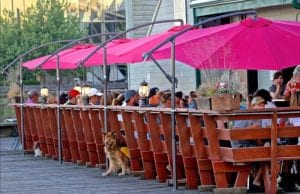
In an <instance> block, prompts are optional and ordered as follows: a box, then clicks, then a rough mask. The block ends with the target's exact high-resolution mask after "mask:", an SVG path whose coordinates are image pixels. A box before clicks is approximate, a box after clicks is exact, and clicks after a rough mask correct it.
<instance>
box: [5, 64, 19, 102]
mask: <svg viewBox="0 0 300 194" xmlns="http://www.w3.org/2000/svg"><path fill="white" fill-rule="evenodd" d="M18 78H19V69H18V68H16V69H14V68H11V69H10V70H9V71H8V75H7V80H6V81H7V83H8V85H9V89H8V92H7V98H8V99H9V100H11V99H13V98H14V97H17V96H20V86H19V85H18V84H17V80H18Z"/></svg>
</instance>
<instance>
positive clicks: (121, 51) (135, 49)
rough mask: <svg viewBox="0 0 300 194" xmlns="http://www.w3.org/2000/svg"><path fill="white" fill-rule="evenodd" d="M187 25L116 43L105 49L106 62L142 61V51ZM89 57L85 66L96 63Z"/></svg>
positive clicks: (95, 56) (147, 49)
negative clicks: (119, 43) (116, 44)
mask: <svg viewBox="0 0 300 194" xmlns="http://www.w3.org/2000/svg"><path fill="white" fill-rule="evenodd" d="M188 27H190V25H183V26H174V27H172V28H170V29H169V30H167V31H165V32H161V33H157V34H153V35H151V36H147V37H143V38H140V39H136V40H134V41H130V42H127V43H125V44H121V45H118V46H116V47H114V48H110V49H108V50H107V60H108V64H114V63H137V62H142V61H143V57H142V55H143V53H145V52H146V51H149V50H150V49H152V48H153V47H154V46H155V45H157V44H158V43H160V42H161V41H163V40H165V39H166V38H167V37H169V36H171V35H172V34H175V33H177V32H179V31H181V30H183V29H185V28H188ZM93 58H97V55H94V56H93V57H92V58H91V59H93ZM164 58H167V57H162V58H160V59H164ZM91 59H90V60H88V61H86V63H85V65H86V66H93V65H96V63H93V60H91ZM97 61H99V60H97ZM98 64H99V63H98Z"/></svg>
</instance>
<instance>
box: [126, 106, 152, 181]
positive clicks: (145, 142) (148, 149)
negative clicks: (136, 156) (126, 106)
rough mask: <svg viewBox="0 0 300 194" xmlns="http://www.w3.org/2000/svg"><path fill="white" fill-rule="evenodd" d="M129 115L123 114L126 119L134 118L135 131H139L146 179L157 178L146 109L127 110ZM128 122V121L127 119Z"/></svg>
mask: <svg viewBox="0 0 300 194" xmlns="http://www.w3.org/2000/svg"><path fill="white" fill-rule="evenodd" d="M123 112H127V115H129V116H127V117H126V116H125V115H124V116H123V118H124V120H127V118H129V119H130V118H131V119H132V120H133V127H134V131H136V133H137V140H138V141H137V142H138V145H139V149H140V152H141V157H142V160H143V167H144V178H145V179H155V178H156V170H155V169H156V168H155V162H154V155H153V148H152V144H151V137H150V131H149V130H148V129H149V128H148V127H147V125H148V122H147V117H146V112H145V111H138V110H133V111H126V110H124V111H123ZM125 122H126V121H125Z"/></svg>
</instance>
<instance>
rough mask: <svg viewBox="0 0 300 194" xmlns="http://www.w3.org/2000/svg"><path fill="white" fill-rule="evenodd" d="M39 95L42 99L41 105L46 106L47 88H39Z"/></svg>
mask: <svg viewBox="0 0 300 194" xmlns="http://www.w3.org/2000/svg"><path fill="white" fill-rule="evenodd" d="M40 93H41V97H42V104H47V97H48V95H49V90H48V88H47V87H46V86H43V87H42V88H41V91H40Z"/></svg>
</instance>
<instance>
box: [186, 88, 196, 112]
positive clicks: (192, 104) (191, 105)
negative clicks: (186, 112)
mask: <svg viewBox="0 0 300 194" xmlns="http://www.w3.org/2000/svg"><path fill="white" fill-rule="evenodd" d="M196 99H197V94H196V92H195V91H190V95H189V97H188V100H187V108H188V109H197V103H196Z"/></svg>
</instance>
